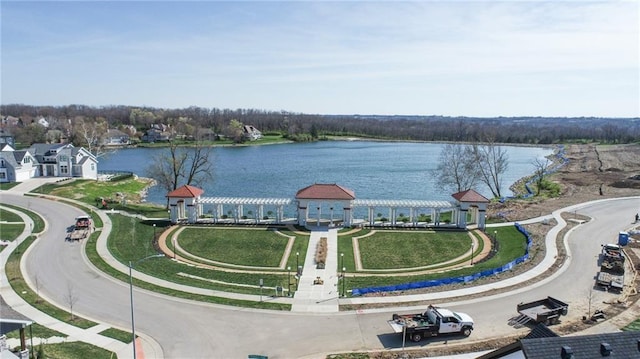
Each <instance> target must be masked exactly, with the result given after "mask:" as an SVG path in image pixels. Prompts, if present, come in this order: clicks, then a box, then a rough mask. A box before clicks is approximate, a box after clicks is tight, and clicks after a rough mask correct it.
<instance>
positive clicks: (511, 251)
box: [345, 227, 526, 289]
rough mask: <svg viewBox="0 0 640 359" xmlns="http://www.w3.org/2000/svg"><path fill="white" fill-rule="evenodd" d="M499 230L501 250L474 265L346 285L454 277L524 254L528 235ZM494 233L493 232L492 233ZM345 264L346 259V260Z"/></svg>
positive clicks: (351, 281) (372, 277)
mask: <svg viewBox="0 0 640 359" xmlns="http://www.w3.org/2000/svg"><path fill="white" fill-rule="evenodd" d="M493 230H495V231H497V234H498V235H497V237H498V238H497V242H498V248H499V250H498V251H497V252H496V253H495V255H494V256H493V257H491V259H488V260H486V261H481V262H474V265H473V267H470V266H465V267H462V268H460V269H455V270H451V271H446V272H435V273H425V274H409V273H407V274H405V275H398V276H376V275H367V276H358V277H348V278H347V283H346V286H347V288H348V289H351V288H367V287H375V286H385V285H393V284H400V283H411V282H419V281H424V280H431V279H441V278H452V277H458V276H465V275H470V274H473V273H477V272H481V271H484V270H488V269H495V268H499V267H501V266H503V265H505V264H506V263H509V262H511V261H513V260H515V259H516V258H518V257H521V256H523V255H524V250H525V248H526V237H525V236H524V235H523V234H522V233H520V232H518V230H517V229H516V228H515V227H498V228H495V229H492V231H493ZM492 234H493V233H492ZM466 243H467V244H465V245H464V248H462V249H463V250H468V249H469V247H470V246H471V244H470V242H466ZM345 257H346V255H345ZM345 265H347V264H346V260H345Z"/></svg>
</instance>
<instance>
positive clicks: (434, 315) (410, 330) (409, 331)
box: [387, 305, 473, 342]
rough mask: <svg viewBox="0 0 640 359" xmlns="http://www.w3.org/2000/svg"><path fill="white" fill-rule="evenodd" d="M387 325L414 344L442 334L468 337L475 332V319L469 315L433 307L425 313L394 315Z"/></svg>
mask: <svg viewBox="0 0 640 359" xmlns="http://www.w3.org/2000/svg"><path fill="white" fill-rule="evenodd" d="M387 323H389V325H390V326H391V328H392V329H393V331H394V332H396V333H404V335H406V336H407V338H409V339H411V340H412V341H414V342H419V341H421V340H422V338H426V337H434V336H438V335H441V334H453V333H457V334H462V335H464V336H466V337H468V336H469V335H471V331H472V330H473V319H472V318H471V317H470V316H469V315H468V314H465V313H459V312H454V311H451V310H449V309H445V308H439V307H434V306H431V305H430V306H429V308H427V310H426V311H425V312H424V313H417V314H394V315H393V317H392V319H391V320H389V321H388V322H387Z"/></svg>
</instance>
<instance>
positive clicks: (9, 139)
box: [0, 128, 16, 147]
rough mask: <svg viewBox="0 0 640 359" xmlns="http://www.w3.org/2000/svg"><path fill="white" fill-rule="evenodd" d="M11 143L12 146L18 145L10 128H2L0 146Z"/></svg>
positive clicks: (0, 130) (0, 129)
mask: <svg viewBox="0 0 640 359" xmlns="http://www.w3.org/2000/svg"><path fill="white" fill-rule="evenodd" d="M5 144H6V145H10V146H11V147H15V146H16V140H15V137H13V135H12V134H11V132H9V130H7V129H4V128H0V147H1V146H2V145H5Z"/></svg>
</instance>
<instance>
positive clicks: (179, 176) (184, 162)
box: [146, 141, 213, 206]
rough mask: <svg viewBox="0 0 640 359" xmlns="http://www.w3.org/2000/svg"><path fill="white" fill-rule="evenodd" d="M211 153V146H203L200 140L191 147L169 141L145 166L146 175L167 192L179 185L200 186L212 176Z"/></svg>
mask: <svg viewBox="0 0 640 359" xmlns="http://www.w3.org/2000/svg"><path fill="white" fill-rule="evenodd" d="M211 155H212V154H211V148H209V147H204V145H202V143H201V142H200V141H197V142H196V144H195V146H193V147H179V146H178V145H177V144H176V143H175V142H173V141H169V147H168V148H167V149H166V151H162V152H161V153H159V154H158V155H156V156H155V157H154V158H153V160H152V161H151V164H150V165H149V167H147V169H146V172H147V176H149V177H151V178H153V179H155V180H156V182H157V183H158V185H160V186H161V187H162V188H164V189H166V190H167V192H171V191H173V190H175V189H176V188H178V187H179V186H181V185H195V186H202V185H203V184H204V183H205V182H207V181H209V180H211V179H212V178H213V174H212V163H211V161H210V156H211ZM167 201H168V199H167ZM167 206H168V202H167Z"/></svg>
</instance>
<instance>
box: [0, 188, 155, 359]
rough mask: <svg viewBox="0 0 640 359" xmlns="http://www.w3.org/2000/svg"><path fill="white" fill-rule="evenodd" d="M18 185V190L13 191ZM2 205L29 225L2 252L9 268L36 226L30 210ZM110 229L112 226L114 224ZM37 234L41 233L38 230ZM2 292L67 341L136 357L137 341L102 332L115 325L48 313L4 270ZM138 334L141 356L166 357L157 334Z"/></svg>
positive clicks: (1, 261)
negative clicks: (87, 324) (75, 321)
mask: <svg viewBox="0 0 640 359" xmlns="http://www.w3.org/2000/svg"><path fill="white" fill-rule="evenodd" d="M58 180H59V179H58ZM52 181H53V180H52V179H51V178H43V179H40V180H39V181H36V182H37V183H36V184H34V183H30V184H29V183H27V182H25V183H26V185H24V186H23V185H22V184H20V185H18V186H16V187H14V188H12V191H11V193H12V194H24V193H28V192H29V191H32V190H33V189H34V188H37V187H38V186H40V185H42V184H45V183H49V182H52ZM14 189H15V190H16V191H13V190H14ZM72 202H73V201H72ZM78 204H81V205H84V204H82V203H80V202H78ZM2 208H3V210H6V211H9V212H13V213H15V214H17V215H18V216H20V218H21V219H22V221H23V222H24V224H25V228H24V229H23V231H22V233H21V234H20V235H19V236H18V237H17V238H16V240H14V241H12V242H11V243H9V244H8V245H7V247H6V248H5V249H4V250H3V251H2V252H0V268H5V266H6V263H7V260H8V259H9V256H10V255H11V253H13V251H14V250H15V249H16V248H17V246H18V245H19V244H20V243H22V242H23V241H24V240H25V239H26V238H28V237H29V236H30V235H31V234H32V232H31V230H32V229H33V225H34V224H33V221H32V220H31V218H30V217H29V216H27V215H26V214H24V213H23V212H20V211H16V210H14V209H13V208H9V207H2ZM46 226H47V224H46V221H45V231H46ZM108 230H110V227H109V229H108ZM36 235H38V234H37V233H36ZM85 243H86V242H85ZM28 253H29V249H27V251H26V252H25V254H24V255H27V254H28ZM20 267H21V271H22V272H23V276H24V279H25V282H26V283H27V285H29V287H30V288H34V284H33V283H31V282H30V280H29V277H28V276H27V275H26V274H25V273H26V266H24V265H23V263H21V265H20ZM0 296H2V298H3V299H4V301H5V303H6V304H7V305H8V306H9V307H10V308H11V309H13V310H14V311H16V312H17V313H19V314H21V315H23V316H25V317H27V318H29V320H31V321H33V322H35V323H38V324H40V325H42V326H45V327H47V328H50V329H53V330H56V331H59V332H61V333H63V334H64V335H66V336H67V337H66V338H62V340H63V341H64V342H70V341H81V342H84V343H89V344H92V345H95V346H97V347H100V348H103V349H106V350H109V351H111V352H114V353H115V354H116V355H117V357H118V358H119V359H128V358H133V344H126V343H123V342H120V341H118V340H115V339H113V338H110V337H106V336H103V335H101V334H99V333H100V332H102V331H104V330H105V329H109V328H112V326H111V325H109V324H107V323H102V322H100V321H97V320H95V319H92V318H89V317H88V316H83V315H82V313H78V316H81V317H85V318H87V319H89V320H91V321H94V322H96V323H97V325H96V326H94V327H92V328H88V329H82V328H79V327H76V326H73V325H70V324H67V323H65V322H62V321H60V320H58V319H56V318H53V317H51V316H49V315H48V314H46V313H44V312H42V311H40V310H38V309H37V308H35V307H33V306H31V305H30V304H29V303H27V302H26V301H25V300H24V299H22V297H20V296H19V295H18V294H17V293H15V291H14V290H13V288H12V287H11V285H10V284H9V279H8V278H7V276H6V273H5V271H4V270H3V271H1V272H0ZM45 299H46V298H45ZM116 329H121V330H125V331H128V330H129V329H122V328H116ZM136 335H137V336H138V339H137V341H136V346H137V349H138V350H137V352H138V355H137V358H138V359H151V358H159V359H161V358H164V355H163V353H162V347H161V346H160V344H159V343H157V342H156V341H155V340H153V338H151V337H149V336H147V335H145V334H144V333H139V332H136ZM43 339H44V340H45V341H46V342H47V343H53V342H56V340H58V339H57V338H53V339H52V341H50V340H49V338H43ZM37 342H38V339H34V343H37ZM9 343H11V342H9Z"/></svg>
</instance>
